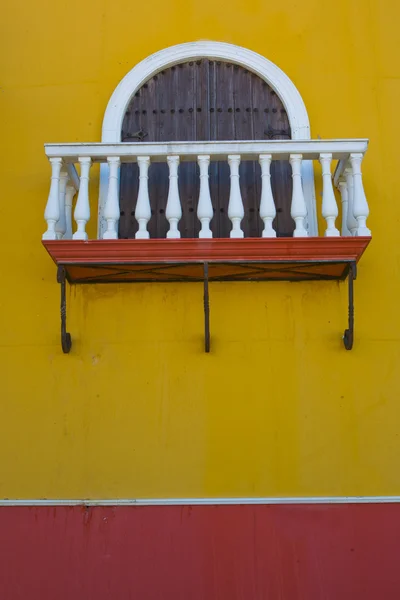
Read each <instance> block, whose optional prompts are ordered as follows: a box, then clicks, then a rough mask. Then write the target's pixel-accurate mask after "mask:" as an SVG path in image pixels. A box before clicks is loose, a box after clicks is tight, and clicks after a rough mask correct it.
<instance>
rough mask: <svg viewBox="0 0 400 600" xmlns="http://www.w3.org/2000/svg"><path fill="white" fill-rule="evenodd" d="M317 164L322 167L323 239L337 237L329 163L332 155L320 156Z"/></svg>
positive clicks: (338, 234) (336, 211)
mask: <svg viewBox="0 0 400 600" xmlns="http://www.w3.org/2000/svg"><path fill="white" fill-rule="evenodd" d="M319 162H320V163H321V167H322V216H323V217H324V219H325V221H326V225H327V227H326V230H325V237H339V236H340V232H339V230H338V229H337V228H336V226H335V221H336V218H337V216H338V214H339V211H338V207H337V204H336V198H335V192H334V191H333V185H332V175H331V162H332V154H321V155H320V157H319Z"/></svg>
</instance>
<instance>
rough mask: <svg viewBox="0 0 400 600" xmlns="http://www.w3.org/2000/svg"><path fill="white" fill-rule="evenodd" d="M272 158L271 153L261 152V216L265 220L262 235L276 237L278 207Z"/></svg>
mask: <svg viewBox="0 0 400 600" xmlns="http://www.w3.org/2000/svg"><path fill="white" fill-rule="evenodd" d="M271 159H272V156H271V154H260V157H259V163H260V165H261V202H260V217H261V219H262V220H263V222H264V230H263V232H262V237H265V238H273V237H276V231H275V230H274V228H273V227H272V221H273V220H274V219H275V215H276V209H275V203H274V197H273V195H272V188H271Z"/></svg>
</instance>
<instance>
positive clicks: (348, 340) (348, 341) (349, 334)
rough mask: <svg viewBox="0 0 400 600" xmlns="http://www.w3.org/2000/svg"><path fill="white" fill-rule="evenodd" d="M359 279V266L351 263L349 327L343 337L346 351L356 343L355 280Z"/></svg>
mask: <svg viewBox="0 0 400 600" xmlns="http://www.w3.org/2000/svg"><path fill="white" fill-rule="evenodd" d="M356 278H357V265H356V263H355V262H351V263H350V266H349V275H348V284H349V325H348V328H347V329H345V331H344V335H343V344H344V347H345V348H346V350H351V349H352V347H353V342H354V285H353V283H354V280H355V279H356Z"/></svg>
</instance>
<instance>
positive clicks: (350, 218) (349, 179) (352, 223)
mask: <svg viewBox="0 0 400 600" xmlns="http://www.w3.org/2000/svg"><path fill="white" fill-rule="evenodd" d="M344 175H345V177H346V186H347V199H348V205H347V228H348V230H349V231H350V235H356V231H357V219H355V218H354V212H353V199H354V185H353V170H352V168H351V167H348V168H346V169H345V171H344Z"/></svg>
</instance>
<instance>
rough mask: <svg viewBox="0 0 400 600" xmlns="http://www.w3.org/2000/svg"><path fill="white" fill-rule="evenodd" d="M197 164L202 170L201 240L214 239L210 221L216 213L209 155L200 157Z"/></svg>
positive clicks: (199, 205) (199, 207)
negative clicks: (211, 188) (211, 186)
mask: <svg viewBox="0 0 400 600" xmlns="http://www.w3.org/2000/svg"><path fill="white" fill-rule="evenodd" d="M197 162H198V164H199V168H200V193H199V204H198V206H197V217H198V219H199V221H200V223H201V229H200V231H199V238H212V236H213V234H212V231H211V229H210V221H211V219H212V218H213V216H214V211H213V207H212V202H211V195H210V184H209V176H208V168H209V166H210V157H209V156H207V155H202V156H198V157H197Z"/></svg>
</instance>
